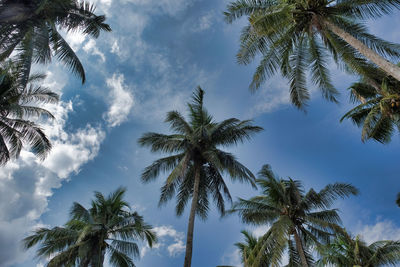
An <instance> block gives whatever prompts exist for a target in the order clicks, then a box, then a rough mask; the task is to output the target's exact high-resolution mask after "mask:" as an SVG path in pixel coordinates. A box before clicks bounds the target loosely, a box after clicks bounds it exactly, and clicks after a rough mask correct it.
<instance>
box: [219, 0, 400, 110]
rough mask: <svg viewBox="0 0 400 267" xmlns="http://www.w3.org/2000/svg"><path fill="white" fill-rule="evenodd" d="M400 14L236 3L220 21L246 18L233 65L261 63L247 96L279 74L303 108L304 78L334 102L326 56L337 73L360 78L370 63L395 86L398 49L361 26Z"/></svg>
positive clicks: (316, 2)
mask: <svg viewBox="0 0 400 267" xmlns="http://www.w3.org/2000/svg"><path fill="white" fill-rule="evenodd" d="M395 9H400V1H398V0H396V1H392V0H381V1H376V0H342V1H330V0H236V1H235V2H233V3H231V4H230V5H229V6H228V11H227V12H225V18H226V21H227V22H229V23H232V22H233V21H234V20H236V19H238V18H240V17H242V16H248V17H249V18H248V20H249V25H248V26H246V27H245V28H244V29H243V32H242V36H241V45H240V50H239V52H238V54H237V59H238V62H239V63H240V64H249V63H250V62H251V61H252V60H254V58H255V57H256V55H257V54H260V55H261V57H262V59H261V61H260V64H259V65H258V67H257V69H256V72H255V73H254V76H253V81H252V83H251V84H250V89H251V90H256V89H258V88H259V87H260V86H261V84H262V83H263V82H264V81H265V80H266V79H267V78H269V77H270V76H272V75H274V74H275V73H276V72H277V70H278V69H279V70H280V72H281V74H282V75H283V76H284V77H285V78H287V79H289V81H290V96H291V100H292V102H293V104H294V105H295V106H297V107H298V108H300V109H303V108H304V105H305V104H306V102H307V100H308V99H309V92H308V90H307V86H306V73H307V72H308V71H309V72H310V74H311V80H312V82H313V83H314V84H315V85H316V86H318V87H319V88H320V90H321V91H322V94H323V96H324V97H325V98H326V99H328V100H330V101H334V102H336V96H337V94H338V92H337V90H336V89H335V88H334V86H333V85H332V81H331V78H330V74H329V70H328V62H329V59H328V54H330V55H331V56H332V57H333V59H334V60H335V62H336V63H337V64H339V65H340V66H341V67H342V68H345V69H347V70H349V71H350V70H351V72H355V73H357V74H362V75H365V74H367V73H368V69H369V68H370V64H369V63H370V62H372V63H373V64H376V65H377V66H378V67H379V68H381V69H382V70H384V71H385V72H386V73H387V74H390V75H392V76H393V77H395V78H396V79H397V80H400V67H398V66H396V65H394V64H393V63H391V62H389V61H388V60H387V59H386V58H391V59H398V58H399V57H400V45H397V44H393V43H390V42H387V41H385V40H382V39H380V38H378V37H376V36H374V35H372V34H370V33H368V31H367V28H366V26H365V25H364V24H363V21H365V20H366V19H370V18H379V17H381V16H383V15H384V14H389V13H391V12H392V11H393V10H395Z"/></svg>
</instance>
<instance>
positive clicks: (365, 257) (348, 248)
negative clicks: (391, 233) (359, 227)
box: [318, 232, 400, 267]
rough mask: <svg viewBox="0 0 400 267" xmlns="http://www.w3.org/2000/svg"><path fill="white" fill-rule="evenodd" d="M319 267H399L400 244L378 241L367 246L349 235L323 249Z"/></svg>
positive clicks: (358, 238)
mask: <svg viewBox="0 0 400 267" xmlns="http://www.w3.org/2000/svg"><path fill="white" fill-rule="evenodd" d="M320 254H321V259H320V260H319V261H318V265H319V266H327V265H329V266H338V267H341V266H362V267H379V266H398V264H399V263H400V242H398V241H389V240H385V241H377V242H374V243H372V244H370V245H367V244H366V243H365V242H364V241H362V240H361V238H360V237H359V236H357V237H355V238H352V237H351V236H349V235H348V234H347V233H345V232H344V233H342V234H339V235H337V237H336V239H335V240H334V241H333V242H332V243H330V244H328V245H326V246H324V247H322V248H321V250H320Z"/></svg>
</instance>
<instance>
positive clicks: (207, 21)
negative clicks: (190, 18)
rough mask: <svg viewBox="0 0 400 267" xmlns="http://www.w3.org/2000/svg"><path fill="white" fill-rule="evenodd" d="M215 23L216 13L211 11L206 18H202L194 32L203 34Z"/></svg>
mask: <svg viewBox="0 0 400 267" xmlns="http://www.w3.org/2000/svg"><path fill="white" fill-rule="evenodd" d="M213 21H214V11H211V12H209V13H207V14H205V15H204V16H201V17H200V19H199V20H198V22H197V23H196V24H195V25H194V27H193V28H192V31H193V32H202V31H205V30H208V29H209V28H210V27H211V26H212V24H213Z"/></svg>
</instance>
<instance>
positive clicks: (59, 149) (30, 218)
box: [0, 73, 105, 266]
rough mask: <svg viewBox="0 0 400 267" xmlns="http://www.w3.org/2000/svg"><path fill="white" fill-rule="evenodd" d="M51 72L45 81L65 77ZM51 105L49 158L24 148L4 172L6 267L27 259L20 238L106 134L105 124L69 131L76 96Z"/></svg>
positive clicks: (1, 199) (46, 125)
mask: <svg viewBox="0 0 400 267" xmlns="http://www.w3.org/2000/svg"><path fill="white" fill-rule="evenodd" d="M48 74H49V75H48V77H49V79H47V80H46V81H45V82H44V83H45V84H47V85H53V86H56V85H57V86H61V84H60V81H61V82H62V79H59V80H58V82H54V81H52V79H53V78H54V75H53V73H48ZM57 88H58V89H59V90H61V88H59V87H57ZM45 108H47V109H48V110H50V111H51V112H52V113H53V115H54V116H55V120H53V121H46V122H42V123H41V126H42V128H43V129H44V132H45V133H46V135H47V136H48V137H49V138H50V139H51V141H52V145H53V149H52V151H51V152H50V154H49V156H48V157H47V159H46V160H45V161H39V160H38V159H37V158H36V157H35V156H34V154H33V153H31V152H29V151H27V150H23V151H22V152H21V155H20V157H19V159H18V160H16V161H12V162H10V163H9V164H7V165H6V166H4V167H2V169H1V172H0V247H1V248H2V249H1V252H0V266H11V265H13V264H15V263H17V262H22V261H24V260H25V259H26V257H27V255H28V254H27V253H25V252H24V251H23V250H22V247H21V244H20V240H22V239H23V237H24V236H26V234H27V232H29V231H30V230H31V229H32V228H34V227H35V226H37V225H38V223H39V218H40V216H41V215H42V214H43V213H44V212H45V211H46V209H47V203H48V197H49V196H51V195H52V191H53V189H54V188H58V187H60V186H61V184H62V181H64V180H66V179H68V178H69V177H70V176H71V175H72V174H75V173H78V172H79V171H80V169H81V167H82V166H83V165H84V164H85V163H87V162H88V161H90V160H92V159H93V158H94V157H95V156H96V155H97V154H98V152H99V149H100V144H101V143H102V141H103V139H104V138H105V132H104V131H103V130H102V129H101V128H98V127H93V126H91V125H86V126H85V127H83V128H80V129H77V130H75V131H72V132H69V131H67V130H66V123H67V120H68V115H69V114H70V113H71V112H73V105H72V102H71V101H69V102H63V101H61V102H60V103H58V104H48V105H47V106H46V107H45Z"/></svg>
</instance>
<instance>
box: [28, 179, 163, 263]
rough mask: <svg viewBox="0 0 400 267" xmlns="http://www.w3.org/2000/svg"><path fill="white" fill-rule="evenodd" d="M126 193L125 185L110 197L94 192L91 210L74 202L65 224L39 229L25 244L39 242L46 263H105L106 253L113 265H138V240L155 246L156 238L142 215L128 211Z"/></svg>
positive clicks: (39, 253)
mask: <svg viewBox="0 0 400 267" xmlns="http://www.w3.org/2000/svg"><path fill="white" fill-rule="evenodd" d="M125 192H126V189H125V188H122V187H120V188H118V189H117V190H116V191H114V192H112V193H110V194H109V195H108V196H107V197H106V196H104V195H103V194H101V193H100V192H95V199H94V200H93V201H92V205H91V208H90V209H86V208H84V207H83V206H82V205H80V204H79V203H74V205H73V207H72V209H71V212H70V217H71V219H70V220H69V221H68V222H67V223H66V224H65V225H64V226H63V227H54V228H52V229H47V228H40V229H37V230H36V231H35V232H34V234H33V235H31V236H28V237H26V238H25V239H24V240H23V244H24V247H25V248H26V249H28V248H31V247H33V246H35V245H39V247H38V250H37V253H36V254H37V255H38V256H39V257H42V258H44V259H45V260H48V263H47V265H46V266H71V267H72V266H103V261H104V255H105V254H106V253H108V254H109V255H110V258H109V260H110V264H111V265H112V266H118V267H120V266H135V265H134V263H133V260H132V257H133V258H138V257H139V254H140V253H139V247H138V245H137V243H136V242H135V241H136V240H140V241H146V242H147V244H148V245H149V246H150V247H152V245H153V243H154V242H156V240H157V237H156V235H155V233H154V232H153V231H152V227H151V226H150V225H148V224H146V223H145V222H144V220H143V217H142V216H140V215H139V214H137V213H136V212H134V213H131V212H129V211H128V210H127V209H129V205H128V204H127V202H126V201H124V199H123V198H124V195H125Z"/></svg>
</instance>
